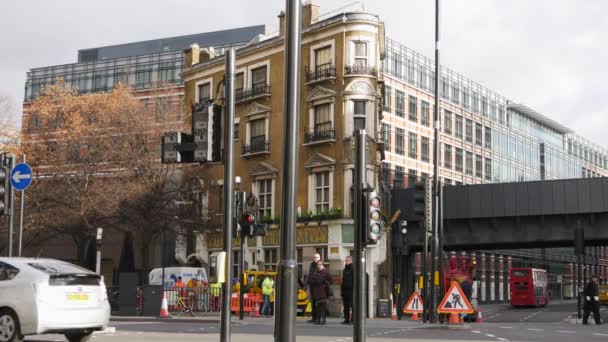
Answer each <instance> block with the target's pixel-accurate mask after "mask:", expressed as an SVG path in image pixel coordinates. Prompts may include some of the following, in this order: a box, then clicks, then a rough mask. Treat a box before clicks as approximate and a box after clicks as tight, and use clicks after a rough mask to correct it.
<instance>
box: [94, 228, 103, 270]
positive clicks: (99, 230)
mask: <svg viewBox="0 0 608 342" xmlns="http://www.w3.org/2000/svg"><path fill="white" fill-rule="evenodd" d="M102 237H103V228H97V238H96V239H95V241H96V244H95V246H96V248H97V253H96V256H95V273H97V274H101V239H102Z"/></svg>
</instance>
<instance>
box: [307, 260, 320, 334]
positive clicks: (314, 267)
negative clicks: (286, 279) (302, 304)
mask: <svg viewBox="0 0 608 342" xmlns="http://www.w3.org/2000/svg"><path fill="white" fill-rule="evenodd" d="M319 260H321V255H319V253H315V255H313V256H312V262H311V263H310V269H309V271H308V276H307V277H306V280H305V281H304V283H305V284H304V286H305V287H306V288H308V294H309V296H308V300H310V306H311V308H312V318H311V320H310V321H308V322H309V323H315V322H317V302H316V300H315V294H314V293H313V291H312V287H311V286H310V277H311V276H312V275H313V274H314V273H315V272H317V262H319Z"/></svg>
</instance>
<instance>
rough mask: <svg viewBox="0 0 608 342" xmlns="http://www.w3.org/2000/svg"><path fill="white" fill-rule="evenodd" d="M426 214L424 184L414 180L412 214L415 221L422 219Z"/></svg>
mask: <svg viewBox="0 0 608 342" xmlns="http://www.w3.org/2000/svg"><path fill="white" fill-rule="evenodd" d="M425 216H426V184H425V183H424V182H416V183H415V184H414V215H413V217H412V218H413V219H414V220H416V221H424V218H425Z"/></svg>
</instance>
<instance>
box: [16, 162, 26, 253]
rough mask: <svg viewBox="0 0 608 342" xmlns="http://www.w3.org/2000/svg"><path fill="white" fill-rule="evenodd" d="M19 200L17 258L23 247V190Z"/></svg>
mask: <svg viewBox="0 0 608 342" xmlns="http://www.w3.org/2000/svg"><path fill="white" fill-rule="evenodd" d="M21 162H22V163H23V164H25V154H24V155H23V156H22V159H21ZM19 200H20V202H21V203H20V210H19V250H18V254H17V255H18V256H21V249H22V247H23V208H24V207H25V190H21V196H19Z"/></svg>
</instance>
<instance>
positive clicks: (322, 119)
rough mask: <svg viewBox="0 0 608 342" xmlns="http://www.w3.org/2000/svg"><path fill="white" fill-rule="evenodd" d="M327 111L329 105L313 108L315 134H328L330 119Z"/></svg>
mask: <svg viewBox="0 0 608 342" xmlns="http://www.w3.org/2000/svg"><path fill="white" fill-rule="evenodd" d="M329 109H330V104H329V103H325V104H322V105H318V106H315V108H314V112H315V114H314V115H315V117H314V123H315V127H314V129H315V133H318V132H329V130H330V129H331V118H330V116H329Z"/></svg>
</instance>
